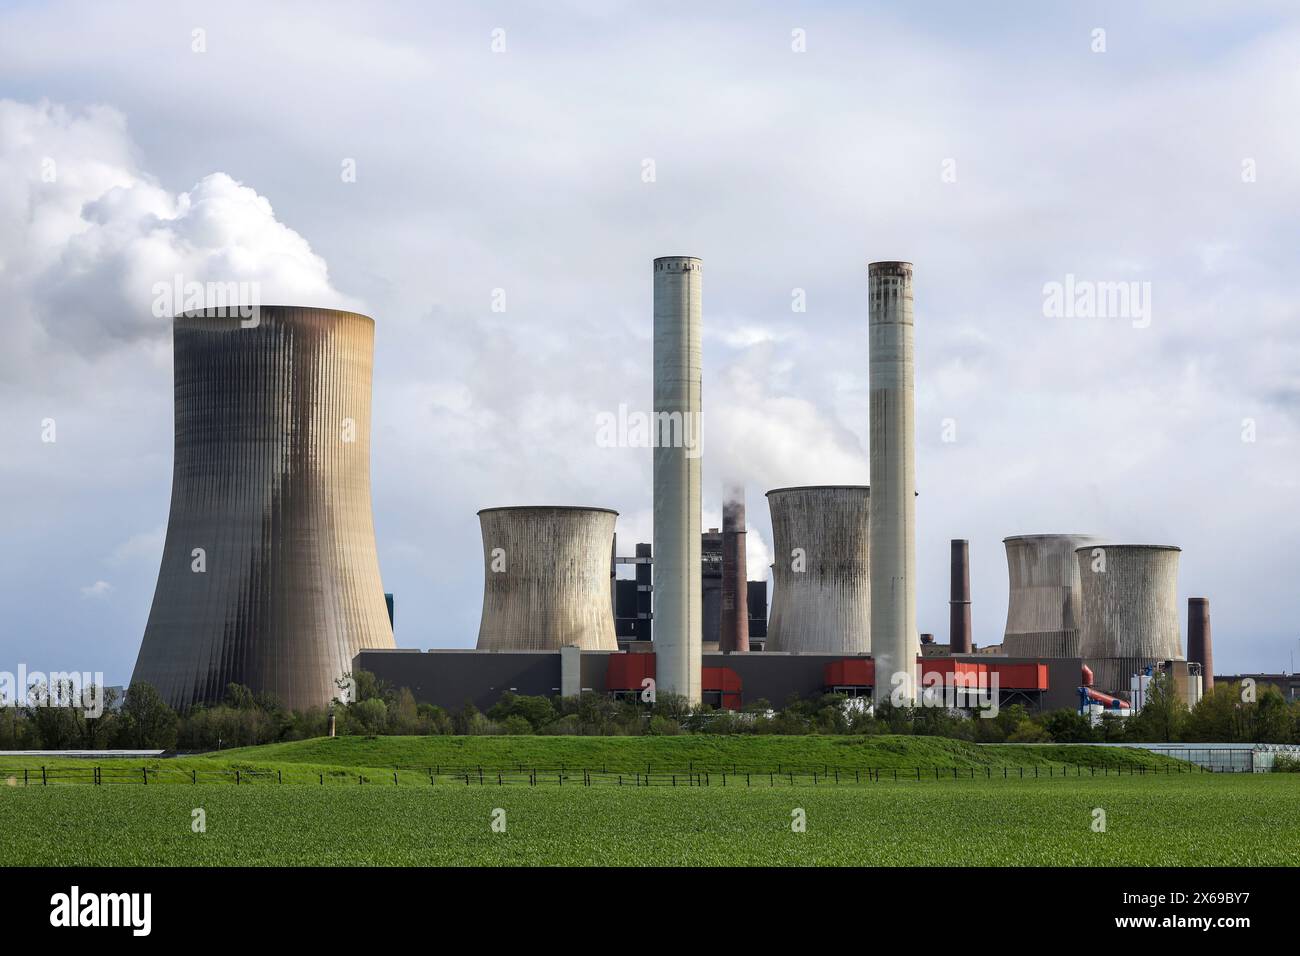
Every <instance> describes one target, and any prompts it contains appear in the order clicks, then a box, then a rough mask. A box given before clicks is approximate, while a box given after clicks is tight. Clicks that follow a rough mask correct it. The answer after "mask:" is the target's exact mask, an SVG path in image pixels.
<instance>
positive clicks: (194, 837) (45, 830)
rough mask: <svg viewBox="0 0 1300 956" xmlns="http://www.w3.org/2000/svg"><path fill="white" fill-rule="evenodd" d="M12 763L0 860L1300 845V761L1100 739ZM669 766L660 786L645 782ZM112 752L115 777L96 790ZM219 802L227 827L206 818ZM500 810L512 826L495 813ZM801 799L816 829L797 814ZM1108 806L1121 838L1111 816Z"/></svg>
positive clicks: (507, 743) (932, 854)
mask: <svg viewBox="0 0 1300 956" xmlns="http://www.w3.org/2000/svg"><path fill="white" fill-rule="evenodd" d="M5 763H6V765H5V766H4V767H0V784H2V783H6V782H7V783H8V784H9V786H4V785H0V859H3V860H4V861H5V862H6V863H9V864H11V865H69V864H78V863H80V864H92V865H94V864H120V865H203V864H224V865H275V864H311V865H322V866H332V865H348V866H352V865H404V864H405V865H410V864H425V865H439V864H444V865H445V864H455V865H480V864H481V865H501V864H507V865H508V864H529V865H547V864H614V865H634V864H642V865H652V864H658V865H679V864H690V865H701V864H704V865H707V864H742V865H744V864H781V865H784V864H794V865H804V864H827V865H853V864H857V865H918V866H934V865H950V866H959V865H982V864H983V865H988V864H1085V865H1097V866H1118V865H1198V864H1199V865H1229V864H1237V865H1294V864H1295V863H1296V862H1297V860H1300V854H1297V852H1296V850H1295V847H1296V846H1297V845H1300V779H1297V778H1296V777H1294V776H1292V775H1240V776H1233V775H1213V774H1205V773H1201V772H1199V771H1196V770H1195V769H1194V768H1190V767H1189V766H1188V765H1186V764H1181V763H1180V762H1178V761H1171V760H1168V759H1166V758H1161V757H1157V756H1154V755H1152V754H1150V753H1147V752H1145V751H1135V750H1124V749H1108V748H1098V747H1059V746H1032V747H1015V746H977V745H973V744H968V743H963V742H960V741H953V740H944V739H938V738H924V737H868V738H850V737H708V736H682V737H660V738H654V737H629V738H593V737H550V738H548V737H407V738H393V737H384V738H337V739H327V738H322V739H316V740H308V741H301V742H296V743H286V744H276V745H271V746H266V747H252V748H245V749H242V750H231V751H225V752H222V753H216V754H208V755H204V756H196V757H185V758H173V759H159V760H150V761H144V762H141V761H135V760H118V761H113V760H100V761H94V760H90V761H87V760H73V759H69V758H64V759H57V760H49V759H46V760H44V761H43V763H44V766H45V768H46V772H45V776H44V777H42V776H41V774H40V772H39V766H38V767H37V769H36V771H33V770H32V769H31V766H32V765H33V764H34V761H32V760H27V761H26V764H27V765H28V773H27V785H26V786H24V785H23V784H22V776H21V773H22V771H21V769H20V767H21V766H22V764H23V761H19V760H16V759H15V758H6V761H5ZM647 765H649V766H650V768H651V770H652V772H653V773H654V775H655V776H654V778H653V783H654V785H653V786H644V785H642V786H637V785H636V784H637V783H644V781H645V777H644V774H645V771H646V768H647ZM95 766H99V767H102V768H103V774H104V775H103V777H102V778H101V779H102V782H103V784H104V785H102V786H92V785H89V783H90V780H91V779H92V777H91V775H92V773H93V769H92V768H93V767H95ZM480 766H481V767H483V768H484V773H483V775H482V777H480V775H479V773H478V769H477V768H478V767H480ZM533 767H536V768H538V774H537V775H536V777H534V776H533V774H532V768H533ZM560 767H563V768H564V769H563V770H562V771H561V770H558V769H557V768H560ZM918 767H919V768H924V769H923V771H922V772H921V774H920V779H919V780H918V779H917V774H916V768H918ZM145 768H148V772H147V773H146V772H145ZM463 768H474V769H473V770H470V771H469V772H466V771H465V770H464V769H463ZM519 768H526V769H524V770H523V771H520V770H519ZM778 768H780V772H778ZM834 768H838V773H836V772H835V769H834ZM935 768H939V770H938V773H937V774H936V772H935ZM1004 768H1006V769H1004ZM1022 768H1023V769H1022ZM431 769H433V770H435V771H436V772H435V773H433V774H430V772H429V771H430V770H431ZM873 769H874V770H877V771H878V773H876V774H869V773H867V772H866V771H868V770H873ZM236 770H238V771H239V783H242V784H244V785H243V786H238V785H234V784H235V783H236V778H235V771H236ZM498 770H501V771H504V775H503V777H502V778H501V779H502V780H503V781H504V782H505V784H506V785H498V784H497V778H496V771H498ZM512 771H514V772H513V773H512ZM587 771H594V772H595V774H594V776H593V775H589V774H588V773H587ZM828 771H829V772H828ZM747 772H748V774H747ZM895 772H897V777H896V776H895ZM724 774H725V779H724ZM1022 774H1023V776H1022ZM936 776H937V779H936ZM146 779H147V780H148V785H145V780H146ZM42 780H44V781H45V782H46V783H47V785H45V786H42V785H41V783H42ZM195 780H197V781H198V782H197V783H194V782H192V781H195ZM480 781H481V782H480ZM534 783H535V785H533V784H534ZM69 784H78V785H69ZM588 784H590V785H588ZM674 784H675V785H674ZM197 809H201V810H203V812H204V814H205V820H206V826H207V830H206V832H204V833H195V832H193V831H192V829H191V822H192V820H193V818H194V811H195V810H197ZM498 809H500V810H503V811H504V812H505V822H506V826H505V832H500V833H498V832H493V830H492V827H491V825H490V824H491V821H492V814H493V812H494V811H495V810H498ZM796 809H799V810H802V811H803V813H804V814H805V815H806V820H807V829H806V832H802V833H796V832H793V831H792V830H791V821H792V819H793V818H792V816H791V814H792V812H793V811H795V810H796ZM1097 809H1101V810H1104V811H1105V815H1106V830H1105V832H1094V830H1093V822H1094V819H1095V817H1094V813H1095V811H1096V810H1097Z"/></svg>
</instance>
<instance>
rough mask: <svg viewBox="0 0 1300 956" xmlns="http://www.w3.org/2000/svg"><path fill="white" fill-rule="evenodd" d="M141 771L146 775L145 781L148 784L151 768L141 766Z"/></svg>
mask: <svg viewBox="0 0 1300 956" xmlns="http://www.w3.org/2000/svg"><path fill="white" fill-rule="evenodd" d="M140 773H142V774H143V775H144V782H145V783H146V784H147V783H148V782H149V768H148V767H141V768H140Z"/></svg>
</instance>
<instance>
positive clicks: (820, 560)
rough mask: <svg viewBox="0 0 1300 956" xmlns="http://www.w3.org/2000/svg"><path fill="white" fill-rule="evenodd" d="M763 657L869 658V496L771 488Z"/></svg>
mask: <svg viewBox="0 0 1300 956" xmlns="http://www.w3.org/2000/svg"><path fill="white" fill-rule="evenodd" d="M767 501H768V506H769V508H770V509H771V511H772V541H773V547H774V548H775V551H776V562H775V563H774V564H773V578H774V586H773V592H772V616H771V619H770V620H769V621H768V625H767V650H769V651H815V652H823V653H833V654H840V653H843V654H866V653H869V652H870V651H871V624H872V619H871V606H872V604H871V602H872V594H871V575H870V571H871V565H870V561H869V560H868V547H869V543H868V542H869V538H870V534H871V530H870V529H871V522H872V520H874V516H873V515H872V514H871V506H872V503H871V495H870V491H869V490H868V489H867V488H866V487H865V486H862V485H812V486H808V487H803V488H776V489H773V490H772V491H769V492H768V493H767Z"/></svg>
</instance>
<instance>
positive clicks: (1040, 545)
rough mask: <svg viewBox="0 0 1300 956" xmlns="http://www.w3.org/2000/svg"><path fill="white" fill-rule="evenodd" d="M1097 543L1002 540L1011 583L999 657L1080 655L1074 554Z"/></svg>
mask: <svg viewBox="0 0 1300 956" xmlns="http://www.w3.org/2000/svg"><path fill="white" fill-rule="evenodd" d="M1100 543H1101V539H1100V538H1096V537H1093V536H1092V535H1087V534H1019V535H1014V536H1013V537H1010V538H1003V539H1002V544H1003V545H1005V546H1006V549H1007V577H1008V579H1009V581H1010V584H1011V590H1010V592H1009V594H1008V596H1007V628H1006V632H1005V633H1004V634H1003V637H1002V653H1004V654H1007V655H1009V656H1011V657H1039V658H1057V657H1079V656H1080V654H1079V628H1080V626H1081V624H1082V620H1083V612H1082V610H1081V605H1080V603H1079V602H1080V592H1079V562H1078V560H1077V559H1076V557H1075V551H1076V550H1077V549H1078V548H1082V547H1088V546H1092V545H1095V544H1100ZM1127 690H1128V688H1127V687H1125V691H1127Z"/></svg>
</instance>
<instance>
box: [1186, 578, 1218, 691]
mask: <svg viewBox="0 0 1300 956" xmlns="http://www.w3.org/2000/svg"><path fill="white" fill-rule="evenodd" d="M1187 659H1188V660H1189V661H1196V662H1197V663H1198V664H1200V665H1201V693H1202V694H1208V693H1209V692H1210V691H1212V690H1214V642H1213V640H1212V639H1211V637H1210V599H1209V598H1203V597H1194V598H1188V599H1187Z"/></svg>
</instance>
